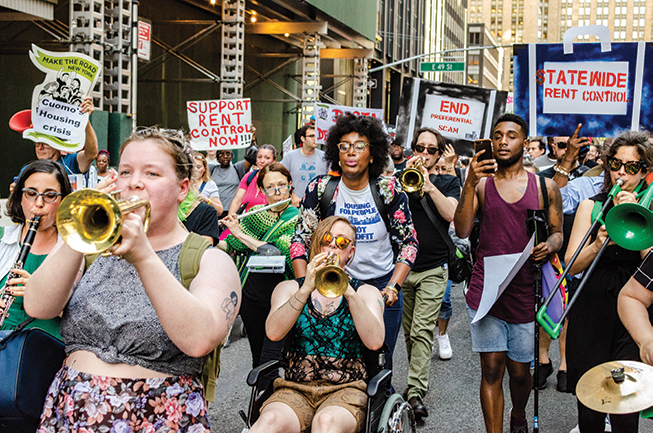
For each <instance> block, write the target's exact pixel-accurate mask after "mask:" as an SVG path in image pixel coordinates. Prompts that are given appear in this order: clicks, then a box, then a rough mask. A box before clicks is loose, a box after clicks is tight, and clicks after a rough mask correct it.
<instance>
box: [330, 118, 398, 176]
mask: <svg viewBox="0 0 653 433" xmlns="http://www.w3.org/2000/svg"><path fill="white" fill-rule="evenodd" d="M350 132H357V133H358V134H359V135H362V136H364V137H366V138H367V140H368V141H369V142H370V156H371V157H372V162H371V163H370V165H369V168H368V170H369V175H370V179H376V178H377V177H379V176H380V175H381V173H383V167H384V166H385V163H386V159H387V157H388V143H389V141H388V134H387V133H386V132H385V131H384V130H383V124H382V123H381V121H380V120H379V119H377V118H376V117H370V116H356V115H354V114H351V113H346V114H345V115H343V116H338V117H337V118H336V124H335V125H333V126H332V127H331V129H329V136H328V138H327V141H326V148H325V150H324V153H325V159H326V161H327V163H328V165H329V166H330V167H331V169H332V170H335V171H337V172H338V173H339V174H342V168H340V149H339V148H338V143H340V140H341V139H342V137H343V136H344V135H347V134H349V133H350Z"/></svg>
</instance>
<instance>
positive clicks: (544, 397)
mask: <svg viewBox="0 0 653 433" xmlns="http://www.w3.org/2000/svg"><path fill="white" fill-rule="evenodd" d="M451 297H452V302H453V308H454V314H453V317H452V318H451V321H450V324H449V336H450V339H451V345H452V347H453V358H452V359H451V360H448V361H442V360H440V359H439V358H438V356H437V354H436V356H435V357H434V358H433V360H432V362H431V373H430V391H429V393H428V394H427V396H426V398H425V399H424V403H425V404H426V406H427V407H428V411H429V416H428V418H426V419H424V421H423V422H420V423H418V425H417V431H418V432H420V433H425V432H429V433H430V432H445V433H456V432H484V431H485V429H484V424H483V414H482V412H481V405H480V402H479V397H478V391H479V385H480V360H479V356H478V355H477V354H474V353H473V352H472V341H471V336H470V332H469V319H468V316H467V312H466V311H465V300H464V296H463V293H462V288H461V287H456V286H454V287H453V289H452V296H451ZM402 336H403V333H402V334H400V341H398V342H397V348H396V351H395V356H394V363H395V368H394V372H393V381H392V383H393V385H394V387H395V388H396V389H397V390H399V391H403V390H404V389H405V387H406V376H407V368H408V367H407V362H406V349H405V344H404V341H403V338H402ZM551 358H552V360H553V365H554V368H555V369H557V366H558V363H559V359H560V357H559V352H558V345H557V343H556V342H554V343H553V344H552V345H551ZM250 367H251V354H250V352H249V345H248V342H247V340H246V339H239V340H237V341H234V342H233V343H232V344H231V346H229V347H227V348H226V349H224V351H223V352H222V371H221V373H220V378H219V379H218V385H217V389H218V391H217V394H218V395H217V396H216V402H215V403H214V404H212V405H211V406H210V410H209V412H210V421H211V430H212V431H214V432H219V433H222V432H241V431H242V429H243V428H244V426H245V423H244V422H243V420H242V419H241V418H240V416H239V415H238V411H239V410H241V409H242V410H244V411H246V409H247V405H248V403H249V396H250V390H249V387H248V386H247V384H246V382H245V378H246V377H247V374H248V373H249V370H250ZM555 385H556V378H555V372H554V374H553V375H551V377H549V380H548V386H547V388H546V389H545V390H542V391H540V392H539V401H540V403H539V419H540V429H539V431H540V432H542V433H545V432H554V433H568V432H569V431H570V430H571V429H572V428H574V426H576V422H577V421H576V399H575V397H574V396H573V395H572V394H565V393H561V392H558V391H556V389H555ZM504 393H505V395H506V400H505V409H504V428H503V430H504V432H507V431H509V425H508V421H509V420H508V416H509V410H510V407H511V403H510V391H509V389H508V380H507V373H506V376H505V378H504ZM527 417H528V424H529V431H532V429H533V393H531V397H530V399H529V404H528V408H527ZM639 431H640V432H642V433H653V421H651V420H642V421H641V422H640V429H639Z"/></svg>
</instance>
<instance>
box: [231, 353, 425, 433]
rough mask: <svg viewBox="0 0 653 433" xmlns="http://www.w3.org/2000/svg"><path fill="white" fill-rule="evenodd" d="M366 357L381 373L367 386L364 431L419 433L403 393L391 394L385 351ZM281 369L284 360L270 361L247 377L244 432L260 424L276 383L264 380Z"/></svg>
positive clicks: (369, 354)
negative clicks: (249, 396)
mask: <svg viewBox="0 0 653 433" xmlns="http://www.w3.org/2000/svg"><path fill="white" fill-rule="evenodd" d="M365 358H366V365H367V366H368V372H372V373H373V372H376V371H378V373H376V375H374V377H372V379H370V381H369V382H368V384H367V409H366V413H365V424H364V428H363V430H362V431H363V432H364V433H409V432H410V433H415V416H414V414H413V409H412V408H411V406H410V405H409V404H408V403H407V402H406V401H405V400H404V398H403V397H402V396H401V394H397V393H392V391H391V389H392V388H391V386H390V383H391V380H392V371H391V370H388V369H383V365H384V364H385V354H384V352H383V350H380V351H374V352H372V351H369V353H368V354H366V357H365ZM280 367H281V361H268V362H266V363H265V364H262V365H260V366H258V367H256V368H255V369H253V370H252V371H251V372H250V373H249V375H248V376H247V384H248V385H249V386H251V387H252V395H251V398H250V401H249V408H248V412H247V414H245V412H243V411H242V410H241V411H240V416H241V417H242V418H243V420H244V421H245V423H246V424H247V427H246V428H245V429H244V430H243V432H246V431H247V430H248V429H249V428H250V427H251V426H252V425H253V424H254V423H255V422H256V420H257V419H258V417H259V412H260V410H261V406H262V405H263V403H264V402H265V401H266V400H267V399H268V398H269V397H270V396H271V395H272V393H273V389H272V381H269V380H266V381H264V380H263V378H264V377H265V376H266V375H269V374H270V373H273V372H277V371H278V370H279V368H280ZM370 367H371V368H370ZM379 370H380V371H379ZM268 377H269V376H268ZM263 382H268V385H267V386H264V385H263V384H262V383H263Z"/></svg>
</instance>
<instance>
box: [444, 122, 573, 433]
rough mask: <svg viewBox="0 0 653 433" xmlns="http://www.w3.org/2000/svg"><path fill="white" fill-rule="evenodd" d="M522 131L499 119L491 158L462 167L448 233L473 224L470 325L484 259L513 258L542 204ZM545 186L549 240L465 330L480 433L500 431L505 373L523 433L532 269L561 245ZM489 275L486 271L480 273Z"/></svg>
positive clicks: (558, 207)
mask: <svg viewBox="0 0 653 433" xmlns="http://www.w3.org/2000/svg"><path fill="white" fill-rule="evenodd" d="M527 137H528V125H527V124H526V122H525V121H524V120H523V119H522V118H521V117H519V116H517V115H514V114H510V113H506V114H504V115H502V116H501V117H499V119H497V121H496V123H495V125H494V128H493V130H492V149H493V153H494V155H493V159H487V160H482V161H480V162H479V161H478V159H479V156H480V155H482V153H483V152H484V151H479V152H478V153H477V154H476V155H474V158H473V159H472V162H471V163H470V168H469V174H468V176H467V180H466V181H465V185H464V186H463V189H462V193H461V196H460V202H459V203H458V207H457V208H456V213H455V215H454V224H455V227H456V234H457V235H458V236H459V237H461V238H465V237H468V236H469V235H470V233H471V231H472V226H473V224H474V219H475V218H476V217H478V219H479V221H480V222H481V226H480V236H479V244H478V248H477V250H476V263H475V264H474V271H473V274H472V279H471V281H470V284H469V290H468V291H467V294H466V296H465V297H466V301H467V310H468V313H469V315H470V319H473V318H474V316H475V314H476V310H478V307H479V303H480V300H481V297H482V294H483V284H484V277H485V268H484V258H485V257H491V256H498V255H503V254H514V253H521V252H522V251H523V250H524V248H525V247H526V245H527V243H528V241H529V239H530V237H529V236H528V233H527V230H526V219H527V218H528V215H527V210H528V209H540V208H542V207H543V203H544V200H543V198H542V194H541V192H540V184H539V182H538V180H537V176H535V175H533V174H532V173H528V172H527V171H526V170H524V165H523V162H522V155H523V152H524V146H527V145H528V138H527ZM542 181H545V182H546V188H547V195H548V197H549V198H548V201H549V231H550V236H549V237H548V239H547V240H546V241H545V242H542V243H540V244H539V245H536V246H535V248H533V251H532V252H531V258H530V259H529V260H528V261H527V262H526V263H525V264H524V266H523V267H522V269H521V270H520V271H519V272H518V273H517V275H516V276H515V277H514V278H513V280H512V281H511V282H510V284H509V285H508V287H507V288H506V290H505V291H504V292H503V293H502V294H501V296H499V298H498V299H497V301H496V302H495V303H494V305H493V306H492V308H491V309H490V311H489V313H488V314H487V315H486V316H485V317H483V318H482V319H481V320H479V321H477V322H475V323H472V324H471V325H470V328H471V333H472V349H473V350H474V352H478V353H479V354H480V358H481V390H480V396H481V407H482V409H483V417H484V420H485V428H486V430H487V431H488V432H492V433H494V432H497V433H499V432H502V431H503V410H504V407H503V406H504V404H503V402H504V397H503V386H502V380H503V375H504V372H505V370H506V368H507V369H508V375H509V376H510V390H511V398H512V410H511V417H510V431H511V433H513V432H515V433H522V432H524V433H528V426H527V422H526V413H525V409H526V403H527V402H528V397H529V395H530V391H531V386H532V378H531V374H530V369H529V366H530V362H531V361H532V360H533V346H534V342H533V338H534V334H533V332H534V324H533V321H534V319H535V290H534V280H533V263H534V261H542V260H544V259H546V258H548V257H549V256H550V255H551V254H553V253H555V252H556V251H558V250H559V249H560V246H561V245H562V199H561V197H560V190H559V189H558V187H557V185H556V184H555V182H553V181H552V180H551V179H542ZM488 272H490V270H488Z"/></svg>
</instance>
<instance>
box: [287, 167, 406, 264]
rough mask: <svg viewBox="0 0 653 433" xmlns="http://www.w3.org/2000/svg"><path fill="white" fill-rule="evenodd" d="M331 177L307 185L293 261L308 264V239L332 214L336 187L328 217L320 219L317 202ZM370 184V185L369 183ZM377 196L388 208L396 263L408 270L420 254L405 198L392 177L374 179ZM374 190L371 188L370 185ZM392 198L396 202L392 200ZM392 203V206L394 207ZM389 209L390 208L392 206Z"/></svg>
mask: <svg viewBox="0 0 653 433" xmlns="http://www.w3.org/2000/svg"><path fill="white" fill-rule="evenodd" d="M329 179H331V176H330V175H324V176H318V177H316V178H315V179H313V180H312V181H310V182H309V184H308V187H307V188H306V193H305V194H304V198H302V201H301V204H300V205H299V219H298V220H297V226H296V227H295V236H294V237H293V239H292V244H291V245H290V257H291V259H292V260H295V259H303V260H305V261H306V262H307V263H308V252H309V250H310V244H311V236H312V235H313V232H314V231H315V228H316V227H317V224H318V223H319V222H320V221H321V220H322V219H324V218H326V217H328V216H331V215H333V214H334V213H335V208H336V200H337V198H338V190H339V186H340V185H338V187H337V188H336V190H335V192H334V194H333V197H332V198H331V202H330V203H329V210H328V212H327V215H320V213H321V211H320V198H321V197H322V194H324V190H325V189H326V186H327V183H329ZM370 183H371V182H370ZM376 183H377V185H378V186H379V192H380V194H381V197H382V198H383V201H384V202H385V204H386V205H387V210H388V220H389V221H390V227H388V228H387V229H388V232H389V233H390V242H392V244H393V245H395V246H396V247H397V250H398V252H399V253H398V255H397V263H405V264H407V265H408V266H410V267H411V268H412V267H413V263H414V262H415V259H416V258H417V253H418V251H419V247H418V243H417V233H416V232H415V227H414V226H413V220H412V218H411V215H410V209H409V208H408V196H407V195H406V193H404V191H403V190H402V188H401V185H400V184H399V182H398V181H397V179H396V178H395V177H379V178H377V179H376ZM370 186H371V187H373V186H372V185H370ZM395 197H397V199H396V200H395ZM393 201H394V203H393ZM391 205H392V206H391Z"/></svg>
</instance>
